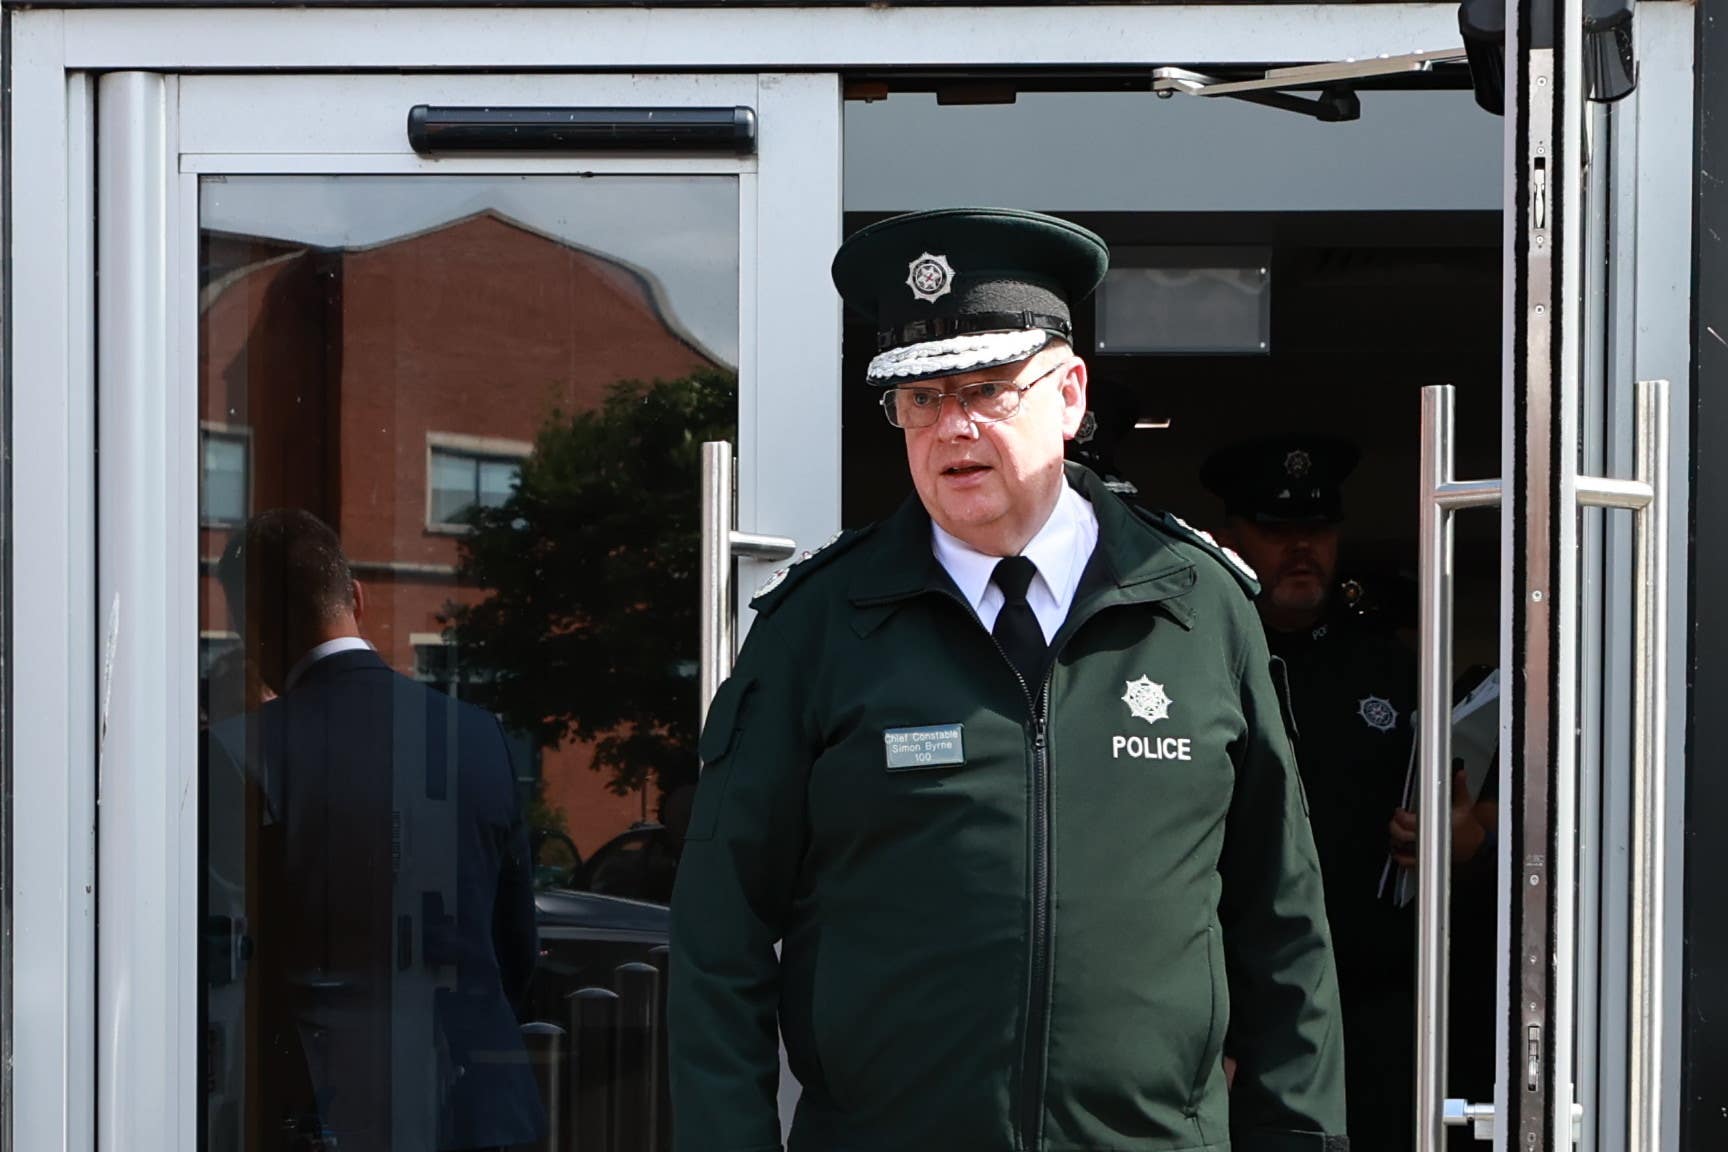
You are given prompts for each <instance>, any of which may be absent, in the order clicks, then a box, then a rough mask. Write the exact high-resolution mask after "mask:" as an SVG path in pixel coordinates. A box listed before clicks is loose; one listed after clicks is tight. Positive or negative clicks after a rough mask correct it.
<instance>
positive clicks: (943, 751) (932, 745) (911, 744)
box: [882, 724, 966, 772]
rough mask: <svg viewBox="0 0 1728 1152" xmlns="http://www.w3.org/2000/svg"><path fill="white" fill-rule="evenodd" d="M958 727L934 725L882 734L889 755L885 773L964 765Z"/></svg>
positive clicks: (887, 731)
mask: <svg viewBox="0 0 1728 1152" xmlns="http://www.w3.org/2000/svg"><path fill="white" fill-rule="evenodd" d="M961 728H962V725H959V724H933V725H931V726H929V727H927V728H889V729H888V730H886V731H885V732H883V733H882V744H883V746H884V747H885V748H886V749H887V752H888V771H890V772H912V771H916V770H917V769H919V768H940V767H942V766H943V765H945V764H964V763H966V750H965V747H964V746H963V745H962V743H961V739H960V731H961Z"/></svg>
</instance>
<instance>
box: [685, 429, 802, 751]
mask: <svg viewBox="0 0 1728 1152" xmlns="http://www.w3.org/2000/svg"><path fill="white" fill-rule="evenodd" d="M736 515H737V513H736V511H735V507H734V497H733V488H732V445H731V444H730V443H728V442H727V441H725V440H713V441H709V442H708V443H706V444H704V445H702V578H701V594H702V663H701V701H700V704H699V711H698V716H697V721H698V725H700V724H701V723H702V722H705V721H706V720H707V719H708V703H709V701H711V700H713V699H714V693H715V692H717V691H719V689H720V684H721V682H722V681H724V680H725V679H726V677H728V676H730V675H731V674H732V658H733V649H732V634H733V628H732V625H733V612H732V561H733V560H734V559H736V558H737V557H739V556H746V557H749V558H750V559H752V560H784V559H785V558H786V557H788V556H790V555H792V553H793V552H794V551H796V550H797V547H798V544H797V542H796V541H794V540H792V539H789V538H788V537H785V536H763V535H759V534H757V533H754V532H739V531H738V530H737V529H736V528H734V527H733V525H734V524H735V523H736Z"/></svg>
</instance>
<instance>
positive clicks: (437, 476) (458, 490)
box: [430, 452, 475, 524]
mask: <svg viewBox="0 0 1728 1152" xmlns="http://www.w3.org/2000/svg"><path fill="white" fill-rule="evenodd" d="M474 465H475V460H474V458H473V457H472V456H459V455H457V454H456V453H454V452H434V453H432V479H431V481H430V483H431V487H432V513H431V516H432V523H434V524H461V523H464V520H463V517H464V516H466V515H467V513H468V509H469V508H471V507H473V504H474V487H475V479H474Z"/></svg>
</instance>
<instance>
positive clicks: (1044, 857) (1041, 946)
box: [1020, 673, 1051, 1152]
mask: <svg viewBox="0 0 1728 1152" xmlns="http://www.w3.org/2000/svg"><path fill="white" fill-rule="evenodd" d="M1027 699H1028V701H1030V700H1031V693H1030V692H1028V693H1027ZM1049 712H1050V677H1049V674H1048V673H1046V674H1045V677H1044V685H1043V691H1042V693H1041V695H1040V697H1039V701H1038V705H1037V709H1036V711H1035V713H1034V715H1033V723H1034V728H1033V739H1032V977H1031V979H1030V980H1029V981H1028V983H1027V990H1026V995H1027V1004H1026V1047H1025V1050H1024V1052H1023V1053H1022V1055H1021V1059H1020V1066H1021V1072H1020V1075H1021V1095H1020V1100H1021V1113H1020V1147H1021V1148H1022V1149H1024V1150H1025V1152H1036V1149H1037V1148H1038V1144H1039V1135H1040V1132H1041V1130H1042V1127H1043V1120H1044V1071H1045V1068H1044V1059H1045V1052H1044V1050H1045V1048H1046V1046H1047V1045H1048V1043H1049V1035H1048V1033H1049V1030H1050V1020H1049V1015H1050V1012H1049V1003H1050V934H1051V927H1050V739H1049V727H1048V722H1047V717H1048V716H1049Z"/></svg>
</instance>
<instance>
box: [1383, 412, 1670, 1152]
mask: <svg viewBox="0 0 1728 1152" xmlns="http://www.w3.org/2000/svg"><path fill="white" fill-rule="evenodd" d="M1452 402H1453V391H1452V387H1451V386H1450V385H1440V386H1436V387H1430V388H1424V389H1422V465H1421V468H1422V473H1421V475H1422V479H1421V483H1422V508H1421V520H1422V525H1421V536H1422V538H1421V575H1422V588H1421V596H1422V635H1421V668H1420V673H1419V682H1420V688H1419V696H1418V707H1419V709H1420V710H1421V717H1422V720H1421V732H1420V733H1419V743H1418V754H1417V763H1418V773H1419V775H1418V781H1419V787H1420V788H1421V805H1422V810H1423V811H1424V812H1444V811H1446V809H1447V807H1448V806H1449V792H1450V776H1451V772H1450V764H1451V758H1452V747H1451V745H1452V726H1451V723H1450V721H1451V708H1450V707H1449V706H1448V699H1449V695H1450V682H1451V678H1452V522H1451V513H1452V512H1453V511H1455V510H1457V509H1460V508H1477V507H1488V506H1491V505H1496V504H1498V503H1499V502H1500V483H1499V481H1495V480H1478V481H1473V482H1464V481H1455V480H1453V479H1452V438H1453V415H1452ZM1634 403H1635V407H1636V412H1637V421H1636V428H1635V432H1634V438H1635V441H1636V451H1635V455H1636V457H1637V459H1636V464H1635V467H1636V473H1637V474H1636V475H1635V476H1634V478H1632V479H1630V480H1621V479H1615V478H1611V477H1592V476H1580V477H1578V478H1577V482H1576V483H1577V498H1578V503H1579V505H1580V506H1582V507H1589V508H1623V509H1628V510H1630V511H1633V512H1635V513H1636V514H1637V523H1636V527H1635V548H1634V560H1633V564H1634V569H1635V570H1634V572H1633V586H1634V590H1635V591H1634V598H1635V599H1634V607H1633V653H1634V660H1635V662H1636V667H1635V668H1634V670H1633V678H1632V679H1633V683H1634V684H1635V685H1636V688H1635V695H1634V698H1633V701H1632V869H1631V871H1632V876H1631V881H1632V917H1631V928H1632V956H1631V974H1630V975H1631V981H1630V983H1631V987H1632V995H1633V1005H1632V1012H1631V1019H1630V1021H1629V1026H1628V1037H1627V1043H1628V1048H1629V1050H1630V1051H1629V1071H1630V1076H1629V1081H1630V1083H1629V1099H1630V1100H1631V1101H1632V1105H1631V1107H1630V1108H1629V1110H1628V1116H1627V1128H1628V1139H1627V1145H1626V1146H1627V1148H1628V1149H1629V1150H1630V1152H1658V1148H1657V1139H1658V1133H1659V1132H1660V1125H1661V1110H1662V1093H1663V1084H1662V1076H1663V1071H1664V1069H1663V1066H1662V1043H1663V1036H1662V979H1661V977H1662V968H1661V938H1662V926H1663V915H1662V913H1663V901H1664V890H1665V883H1666V877H1665V875H1664V868H1663V853H1664V850H1665V849H1664V843H1663V840H1664V837H1663V833H1664V824H1663V816H1664V813H1663V811H1662V798H1663V796H1664V795H1665V793H1666V787H1665V785H1666V773H1667V764H1668V743H1667V725H1666V723H1665V717H1664V716H1663V709H1664V707H1665V705H1666V701H1667V695H1668V683H1667V680H1668V675H1667V673H1668V493H1667V481H1666V478H1665V475H1664V471H1663V469H1664V467H1665V464H1666V460H1667V455H1668V381H1666V380H1640V381H1639V382H1638V386H1637V390H1636V394H1635V399H1634ZM1419 848H1420V851H1421V860H1420V872H1419V874H1418V876H1417V919H1418V927H1417V939H1418V956H1417V969H1416V988H1417V1004H1416V1105H1417V1112H1416V1116H1417V1124H1416V1152H1440V1150H1441V1149H1442V1148H1443V1147H1444V1143H1443V1139H1444V1132H1443V1129H1444V1128H1445V1127H1448V1126H1459V1125H1463V1124H1470V1125H1473V1127H1474V1130H1475V1135H1476V1137H1477V1138H1478V1139H1484V1140H1491V1139H1493V1137H1494V1129H1495V1125H1496V1117H1495V1114H1494V1107H1493V1105H1489V1104H1469V1103H1466V1102H1465V1101H1462V1100H1448V1099H1446V1098H1445V1096H1446V1093H1445V1075H1446V1020H1447V1004H1446V965H1447V952H1448V950H1449V947H1450V945H1449V941H1448V937H1449V923H1448V919H1449V917H1448V892H1447V889H1448V887H1449V886H1450V885H1449V881H1450V867H1449V857H1450V855H1451V826H1450V822H1449V821H1446V820H1434V821H1432V827H1431V828H1429V829H1426V830H1425V832H1424V835H1423V836H1422V838H1421V841H1420V844H1419ZM1571 1114H1572V1130H1573V1140H1574V1142H1576V1141H1577V1140H1578V1139H1579V1137H1580V1132H1581V1128H1582V1123H1583V1108H1582V1107H1581V1106H1580V1105H1578V1104H1576V1103H1574V1104H1573V1105H1572V1109H1571Z"/></svg>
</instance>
